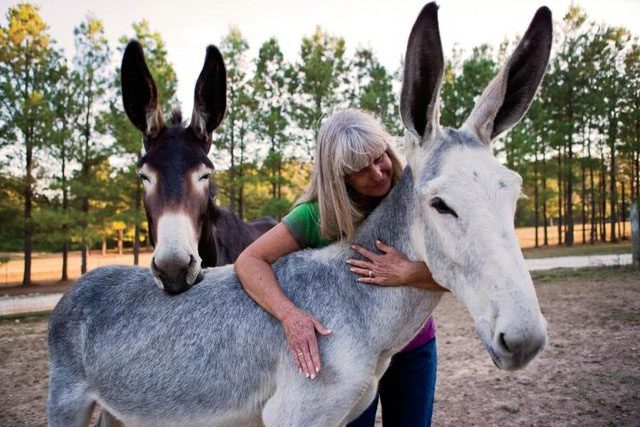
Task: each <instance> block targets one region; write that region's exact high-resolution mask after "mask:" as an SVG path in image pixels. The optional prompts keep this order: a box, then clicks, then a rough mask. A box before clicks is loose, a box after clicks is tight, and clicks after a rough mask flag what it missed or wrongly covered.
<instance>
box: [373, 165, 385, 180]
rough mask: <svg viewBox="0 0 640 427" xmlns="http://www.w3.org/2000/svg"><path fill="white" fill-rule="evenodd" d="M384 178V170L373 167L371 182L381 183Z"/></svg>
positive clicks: (376, 166) (377, 166)
mask: <svg viewBox="0 0 640 427" xmlns="http://www.w3.org/2000/svg"><path fill="white" fill-rule="evenodd" d="M383 176H384V174H383V172H382V168H381V167H380V166H379V165H373V167H372V168H371V180H372V181H374V182H377V181H380V180H381V179H382V177H383Z"/></svg>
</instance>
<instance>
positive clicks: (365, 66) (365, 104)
mask: <svg viewBox="0 0 640 427" xmlns="http://www.w3.org/2000/svg"><path fill="white" fill-rule="evenodd" d="M347 69H348V71H349V76H348V78H349V86H350V87H349V91H348V97H349V102H350V104H351V105H352V106H355V107H358V108H361V109H363V110H368V111H370V112H372V113H373V114H374V115H375V116H377V117H378V118H379V119H380V121H381V122H382V124H383V125H384V126H385V128H386V129H387V130H389V132H391V133H392V134H394V135H401V134H402V132H403V129H404V127H403V126H402V123H401V121H400V105H399V103H398V102H397V100H396V97H395V94H394V90H393V75H392V74H390V73H388V72H387V69H386V68H385V67H384V66H383V65H382V64H381V63H380V61H378V58H376V56H375V53H374V52H373V50H372V49H369V48H360V49H358V50H356V52H355V55H354V58H353V60H351V61H350V62H349V64H348V68H347Z"/></svg>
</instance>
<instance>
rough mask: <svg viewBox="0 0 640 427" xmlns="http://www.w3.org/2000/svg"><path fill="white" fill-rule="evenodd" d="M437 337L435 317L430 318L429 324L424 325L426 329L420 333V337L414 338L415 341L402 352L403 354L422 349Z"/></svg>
mask: <svg viewBox="0 0 640 427" xmlns="http://www.w3.org/2000/svg"><path fill="white" fill-rule="evenodd" d="M435 336H436V322H434V321H433V317H432V316H429V318H428V319H427V322H426V323H425V324H424V327H423V328H422V329H421V330H420V332H418V335H416V336H415V337H413V339H412V340H411V341H410V342H409V344H407V345H406V346H405V348H403V349H402V350H400V351H401V352H404V351H410V350H413V349H415V348H418V347H420V346H421V345H423V344H426V343H428V342H429V341H431V340H432V339H433V338H435Z"/></svg>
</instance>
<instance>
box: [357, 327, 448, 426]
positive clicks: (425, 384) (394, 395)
mask: <svg viewBox="0 0 640 427" xmlns="http://www.w3.org/2000/svg"><path fill="white" fill-rule="evenodd" d="M437 370H438V352H437V350H436V339H435V338H434V339H432V340H431V341H429V342H428V343H426V344H423V345H421V346H420V347H418V348H414V349H413V350H410V351H407V352H402V353H398V354H396V355H394V356H393V357H392V358H391V364H390V365H389V368H388V369H387V371H386V372H385V373H384V375H383V376H382V378H381V379H380V384H378V394H377V395H376V397H375V399H374V400H373V403H371V405H370V406H369V407H368V408H367V409H366V410H365V411H364V412H363V413H362V414H361V415H360V416H359V417H358V418H356V419H355V420H353V421H352V422H350V423H349V425H348V426H349V427H373V425H374V424H375V421H376V409H377V408H378V396H379V397H380V401H381V403H382V425H383V426H384V427H395V426H398V427H412V426H416V427H417V426H420V427H422V426H430V425H431V414H432V413H433V397H434V395H435V388H436V371H437Z"/></svg>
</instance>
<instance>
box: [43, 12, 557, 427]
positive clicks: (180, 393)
mask: <svg viewBox="0 0 640 427" xmlns="http://www.w3.org/2000/svg"><path fill="white" fill-rule="evenodd" d="M550 47H551V13H550V11H549V9H547V8H541V9H540V10H538V12H537V13H536V15H535V17H534V18H533V21H532V23H531V25H530V27H529V29H528V30H527V32H526V34H525V35H524V37H523V39H522V41H521V42H520V44H519V46H518V47H517V49H516V51H515V53H514V54H513V56H512V57H511V58H510V59H509V60H508V62H507V64H506V67H505V68H504V69H503V70H502V71H501V72H500V73H499V74H498V75H497V77H496V78H495V79H494V80H493V81H492V82H491V84H490V85H489V87H488V88H487V89H486V91H485V92H484V94H483V95H482V96H481V98H480V99H479V101H478V103H477V105H476V107H475V109H474V110H473V113H472V114H471V116H470V117H469V119H468V120H467V122H466V123H465V125H464V127H463V128H462V129H461V130H452V129H443V128H441V127H440V126H439V124H438V104H439V101H438V97H439V90H440V84H441V81H442V75H443V69H444V61H443V55H442V47H441V43H440V35H439V30H438V20H437V6H436V5H435V4H434V3H429V4H428V5H426V6H425V8H424V9H423V10H422V12H421V13H420V15H419V16H418V19H417V21H416V23H415V25H414V27H413V30H412V32H411V36H410V38H409V44H408V48H407V54H406V64H405V74H404V86H403V89H402V101H401V102H402V118H403V120H404V123H405V125H406V128H407V130H408V132H407V137H406V144H407V157H408V162H409V166H408V167H407V169H406V170H405V173H404V175H403V177H402V179H401V180H400V181H399V182H398V184H396V186H395V187H394V188H393V190H392V191H391V193H390V194H389V195H388V196H387V197H386V199H385V200H384V201H383V202H382V203H381V204H380V206H379V207H378V208H377V209H376V210H375V211H374V212H373V213H372V214H371V215H370V216H369V217H368V219H367V220H366V222H365V223H364V224H363V225H362V226H361V227H360V230H359V233H358V235H357V238H356V241H357V242H358V243H359V244H361V245H364V246H365V247H373V242H374V240H375V239H377V238H380V239H382V240H384V241H386V242H388V243H389V244H391V245H393V246H395V247H397V248H398V249H400V250H402V251H403V252H404V253H406V254H408V256H409V257H411V258H412V259H414V260H418V259H419V260H424V261H426V262H427V263H428V265H429V268H430V269H431V271H432V273H433V275H434V277H435V279H436V280H437V281H438V282H439V283H441V284H442V285H444V286H446V287H447V288H449V289H450V290H451V292H453V294H454V295H455V296H456V297H457V298H458V299H460V300H461V301H462V302H463V303H464V305H465V306H466V307H467V309H468V310H469V311H470V313H471V315H472V317H473V320H474V322H475V327H476V330H477V333H478V336H479V337H480V339H481V341H482V342H483V344H484V345H485V347H486V348H487V350H488V352H489V354H490V355H491V357H492V358H493V360H494V362H495V363H496V365H497V366H498V367H500V368H503V369H518V368H521V367H523V366H525V365H526V364H527V363H528V362H529V361H530V360H531V359H532V358H533V357H534V356H535V355H536V354H537V353H538V351H539V350H540V349H541V348H542V347H543V346H544V345H545V342H546V339H547V334H546V322H545V320H544V318H543V317H542V315H541V313H540V309H539V306H538V301H537V299H536V295H535V291H534V288H533V284H532V281H531V278H530V276H529V273H528V271H527V268H526V266H525V263H524V259H523V257H522V253H521V251H520V249H519V247H518V241H517V239H516V235H515V230H514V227H513V217H514V212H515V207H516V201H517V199H518V197H519V195H520V185H521V179H520V177H519V176H518V175H517V174H516V173H514V172H512V171H510V170H508V169H507V168H505V167H504V166H502V165H500V163H499V162H498V161H497V160H496V159H495V158H494V157H493V156H492V155H491V152H490V149H489V146H490V143H491V141H492V140H493V139H495V137H496V136H498V135H499V134H501V133H502V132H504V131H506V130H507V129H509V128H510V127H511V126H513V125H514V124H515V123H516V122H517V121H518V120H519V119H520V118H521V117H522V116H523V115H524V114H525V112H526V110H527V108H528V106H529V104H530V102H531V100H532V98H533V96H534V94H535V92H536V89H537V87H538V85H539V83H540V80H541V78H542V75H543V73H544V70H545V67H546V65H547V62H548V58H549V51H550ZM353 256H354V254H353V253H352V252H351V250H350V249H349V247H348V246H347V245H346V244H343V243H337V244H334V245H331V246H329V247H326V248H324V249H319V250H309V251H301V252H297V253H293V254H291V255H288V256H286V257H284V258H282V259H280V260H279V261H277V262H276V263H275V264H274V266H273V268H274V270H275V272H276V276H277V279H278V281H279V283H280V284H281V285H282V287H283V289H284V291H285V292H286V293H287V295H288V296H289V297H290V298H291V299H292V300H293V301H294V302H295V303H296V304H297V305H298V306H299V307H301V308H302V309H304V310H307V311H309V312H311V313H313V314H314V315H315V316H317V317H318V319H320V321H321V322H322V323H324V324H325V325H327V326H328V327H330V328H331V329H333V331H334V333H333V334H332V335H331V336H327V337H320V338H319V346H320V353H321V357H322V361H323V369H322V371H321V372H320V374H319V376H318V377H317V378H316V379H315V380H313V381H310V380H307V379H306V378H305V377H304V376H303V375H300V374H299V373H298V371H297V368H296V366H295V365H294V364H293V362H292V361H291V357H290V354H289V350H288V349H287V344H286V342H285V339H284V336H283V333H282V330H281V327H280V324H279V323H278V322H277V321H276V320H275V319H274V318H272V317H271V316H270V315H269V314H268V313H267V312H265V311H264V310H262V309H261V308H260V307H259V306H258V305H257V304H256V303H255V302H254V301H253V300H252V299H251V298H250V297H249V296H248V295H247V294H246V293H245V291H244V290H243V288H242V285H241V284H240V282H239V281H238V278H237V277H236V275H235V274H234V271H233V267H231V266H229V267H219V268H212V269H206V270H204V272H203V274H204V278H203V280H202V282H201V283H199V284H198V285H196V286H194V287H193V288H192V289H191V290H189V291H188V292H185V293H183V294H180V295H177V296H173V297H171V296H168V295H167V294H166V293H165V292H163V291H162V290H160V289H158V287H157V286H155V285H154V281H153V277H152V275H151V274H150V273H149V271H148V270H146V269H141V268H136V267H105V268H99V269H96V270H94V271H92V272H90V273H88V274H86V275H85V276H84V277H83V278H82V279H80V280H79V281H78V283H77V284H76V285H75V286H74V287H73V288H72V289H71V290H70V291H69V292H68V293H67V294H66V295H65V296H64V298H63V299H62V300H61V301H60V303H59V304H58V306H57V307H56V309H55V311H54V312H53V314H52V316H51V325H50V329H49V350H50V375H51V378H50V385H49V402H48V413H49V424H50V425H54V426H75V425H83V424H85V423H86V422H87V420H88V418H89V416H90V413H91V408H92V407H93V405H94V403H95V402H98V403H99V404H100V405H102V406H103V407H105V408H106V409H107V410H108V411H109V412H110V413H111V414H113V415H114V416H115V417H117V418H118V419H119V420H121V421H122V422H124V423H125V424H134V425H205V424H206V425H248V424H261V423H264V424H266V425H268V426H287V425H290V426H312V425H318V426H336V425H344V424H345V423H347V422H348V421H350V420H352V419H354V418H355V417H356V416H357V415H358V414H359V413H360V412H361V411H362V410H364V409H365V408H366V407H367V405H368V404H369V402H370V401H371V399H372V398H373V396H374V393H375V389H376V384H377V382H378V380H379V379H380V377H381V376H382V374H383V373H384V371H385V369H386V368H387V366H388V364H389V360H390V358H391V356H392V355H393V354H394V353H396V352H397V351H399V350H400V349H401V348H402V347H403V346H404V345H405V344H406V343H407V342H408V341H409V340H411V338H412V337H413V336H414V335H415V334H416V332H417V331H419V330H420V328H421V326H422V325H423V324H424V322H425V320H426V318H427V316H428V315H429V314H430V313H431V312H432V311H433V309H434V308H435V306H436V305H437V303H438V301H439V299H440V294H439V293H432V292H427V291H423V290H418V289H414V288H410V287H394V288H388V287H375V286H362V285H360V284H358V283H357V282H356V277H355V276H354V275H353V274H352V273H351V272H350V271H349V269H348V268H347V266H346V263H345V261H346V260H347V259H348V258H350V257H353Z"/></svg>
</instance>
